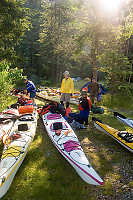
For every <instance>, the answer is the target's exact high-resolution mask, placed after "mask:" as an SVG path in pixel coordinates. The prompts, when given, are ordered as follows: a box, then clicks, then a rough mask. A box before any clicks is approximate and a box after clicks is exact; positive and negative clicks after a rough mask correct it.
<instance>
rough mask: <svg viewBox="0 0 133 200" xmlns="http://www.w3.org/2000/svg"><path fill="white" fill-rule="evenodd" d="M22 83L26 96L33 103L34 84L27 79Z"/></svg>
mask: <svg viewBox="0 0 133 200" xmlns="http://www.w3.org/2000/svg"><path fill="white" fill-rule="evenodd" d="M24 83H25V84H26V90H27V95H28V94H29V96H30V98H31V99H32V100H33V102H34V98H35V96H36V87H35V85H34V83H33V82H32V81H29V80H28V79H24Z"/></svg>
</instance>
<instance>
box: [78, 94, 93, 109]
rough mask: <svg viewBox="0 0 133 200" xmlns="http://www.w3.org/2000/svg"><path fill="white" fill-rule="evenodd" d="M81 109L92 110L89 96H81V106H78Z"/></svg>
mask: <svg viewBox="0 0 133 200" xmlns="http://www.w3.org/2000/svg"><path fill="white" fill-rule="evenodd" d="M78 108H79V110H81V111H83V110H91V100H90V98H89V97H87V98H85V99H84V98H81V99H80V101H79V106H78Z"/></svg>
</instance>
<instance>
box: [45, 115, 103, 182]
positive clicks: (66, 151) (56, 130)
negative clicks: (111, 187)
mask: <svg viewBox="0 0 133 200" xmlns="http://www.w3.org/2000/svg"><path fill="white" fill-rule="evenodd" d="M42 119H43V123H44V125H45V128H46V131H47V133H48V135H49V137H50V139H51V140H52V142H53V144H54V145H55V147H56V148H57V150H58V151H59V152H60V153H61V154H62V156H63V157H64V158H65V159H66V160H67V161H68V162H69V163H70V164H71V165H72V166H73V167H74V169H75V170H76V172H77V173H78V174H79V176H80V177H81V178H82V179H83V180H84V181H85V182H87V183H89V184H93V185H103V180H102V179H101V178H100V176H99V175H98V174H97V173H96V171H95V170H94V169H93V168H92V166H91V165H90V163H89V161H88V159H87V158H86V156H85V153H84V152H83V149H82V147H81V145H80V142H79V140H78V138H77V136H76V134H75V133H74V131H73V130H72V128H71V126H70V125H69V124H68V123H67V121H66V120H65V119H64V118H63V117H62V116H61V115H60V114H52V113H50V112H48V113H46V114H44V115H42Z"/></svg>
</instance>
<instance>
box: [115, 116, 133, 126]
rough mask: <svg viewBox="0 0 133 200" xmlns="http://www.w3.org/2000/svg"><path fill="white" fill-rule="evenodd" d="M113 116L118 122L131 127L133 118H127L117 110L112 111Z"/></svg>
mask: <svg viewBox="0 0 133 200" xmlns="http://www.w3.org/2000/svg"><path fill="white" fill-rule="evenodd" d="M114 117H115V118H117V119H118V120H119V121H120V122H123V123H124V124H126V125H127V126H130V127H131V128H133V119H130V118H127V117H125V116H124V115H122V114H120V113H118V112H114Z"/></svg>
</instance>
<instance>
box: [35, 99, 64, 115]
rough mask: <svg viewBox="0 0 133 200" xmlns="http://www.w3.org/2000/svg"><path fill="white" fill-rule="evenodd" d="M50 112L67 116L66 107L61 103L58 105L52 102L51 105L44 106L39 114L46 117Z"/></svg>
mask: <svg viewBox="0 0 133 200" xmlns="http://www.w3.org/2000/svg"><path fill="white" fill-rule="evenodd" d="M48 112H51V113H60V114H61V115H62V116H64V115H65V109H64V106H63V105H62V104H60V103H57V102H52V103H50V104H47V105H45V106H43V107H42V108H41V109H39V110H38V113H39V114H40V115H44V114H46V113H48Z"/></svg>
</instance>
